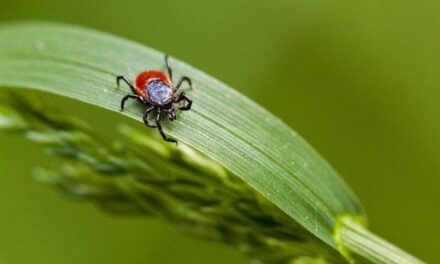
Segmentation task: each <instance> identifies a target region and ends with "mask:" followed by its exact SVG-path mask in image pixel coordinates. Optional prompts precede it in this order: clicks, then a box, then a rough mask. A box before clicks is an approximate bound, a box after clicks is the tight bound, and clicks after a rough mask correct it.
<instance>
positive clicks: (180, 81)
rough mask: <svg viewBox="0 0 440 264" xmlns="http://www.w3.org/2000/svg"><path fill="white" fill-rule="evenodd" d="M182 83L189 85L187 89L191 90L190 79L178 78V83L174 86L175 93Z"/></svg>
mask: <svg viewBox="0 0 440 264" xmlns="http://www.w3.org/2000/svg"><path fill="white" fill-rule="evenodd" d="M183 82H187V83H188V85H189V88H191V90H192V89H193V86H192V82H191V79H190V78H188V77H186V76H182V78H180V80H179V82H178V83H177V85H176V91H177V90H179V88H180V86H182V84H183Z"/></svg>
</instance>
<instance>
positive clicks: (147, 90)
mask: <svg viewBox="0 0 440 264" xmlns="http://www.w3.org/2000/svg"><path fill="white" fill-rule="evenodd" d="M165 65H166V67H167V69H168V76H167V75H166V74H165V73H164V72H162V71H158V70H149V71H144V72H141V73H140V74H139V75H138V76H137V77H136V80H135V85H134V86H133V84H131V82H130V81H129V80H128V79H127V78H126V77H125V76H117V77H116V84H117V86H118V87H119V82H120V81H121V80H122V81H124V82H125V83H126V84H127V85H128V86H130V88H131V90H132V91H133V94H127V95H126V96H124V97H122V100H121V111H123V110H124V104H125V101H127V100H128V99H136V100H137V101H138V102H140V103H141V104H143V105H145V106H147V109H146V110H145V113H144V117H143V120H144V123H145V125H146V126H148V127H153V128H157V129H158V130H159V132H160V134H161V136H162V138H163V139H164V140H166V141H168V142H174V143H176V144H177V140H175V139H172V138H169V137H168V136H167V135H165V133H164V132H163V130H162V126H161V125H160V116H161V114H162V113H164V114H166V116H167V117H168V119H169V120H171V121H174V120H176V111H175V109H174V104H175V103H180V102H182V101H184V102H185V104H184V105H183V106H181V107H179V109H180V110H183V111H186V110H190V109H191V105H192V101H191V99H189V98H188V97H187V96H186V95H185V94H184V93H183V92H182V93H177V91H178V90H179V88H180V87H181V86H182V84H183V83H184V82H186V83H187V84H188V85H189V88H191V89H192V88H193V87H192V82H191V79H190V78H188V77H186V76H182V77H181V78H180V79H179V81H178V82H177V85H176V86H174V84H173V70H172V69H171V65H170V62H169V60H168V55H166V56H165ZM153 112H155V113H156V118H155V120H156V124H155V125H154V124H151V123H150V122H149V121H148V115H149V114H151V113H153Z"/></svg>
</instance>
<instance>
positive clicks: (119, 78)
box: [116, 76, 136, 93]
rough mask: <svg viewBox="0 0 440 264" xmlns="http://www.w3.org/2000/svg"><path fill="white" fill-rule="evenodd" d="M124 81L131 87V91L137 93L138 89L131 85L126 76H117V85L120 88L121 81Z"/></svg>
mask: <svg viewBox="0 0 440 264" xmlns="http://www.w3.org/2000/svg"><path fill="white" fill-rule="evenodd" d="M121 80H122V81H124V82H125V83H126V84H127V85H128V86H130V89H131V91H133V93H136V89H135V88H134V86H133V84H131V82H130V81H129V80H128V79H127V78H126V77H125V76H117V77H116V85H117V86H118V88H119V82H120V81H121Z"/></svg>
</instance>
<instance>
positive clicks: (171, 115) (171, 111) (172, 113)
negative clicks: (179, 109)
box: [165, 107, 176, 121]
mask: <svg viewBox="0 0 440 264" xmlns="http://www.w3.org/2000/svg"><path fill="white" fill-rule="evenodd" d="M165 113H166V114H167V116H168V118H169V119H170V120H171V121H174V120H176V111H175V110H174V108H173V107H170V108H168V109H165Z"/></svg>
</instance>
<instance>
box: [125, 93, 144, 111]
mask: <svg viewBox="0 0 440 264" xmlns="http://www.w3.org/2000/svg"><path fill="white" fill-rule="evenodd" d="M128 99H136V100H138V101H139V102H141V103H143V104H145V101H144V99H143V98H142V97H140V96H139V95H135V94H127V95H126V96H124V97H122V100H121V111H123V110H124V105H125V101H127V100H128Z"/></svg>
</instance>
